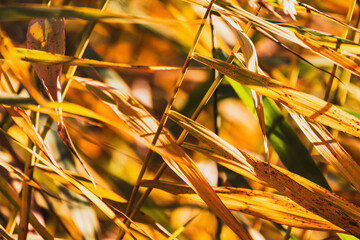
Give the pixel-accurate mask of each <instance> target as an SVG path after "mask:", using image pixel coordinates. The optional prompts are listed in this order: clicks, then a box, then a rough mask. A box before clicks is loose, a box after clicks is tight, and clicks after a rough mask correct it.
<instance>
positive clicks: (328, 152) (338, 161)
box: [289, 110, 360, 191]
mask: <svg viewBox="0 0 360 240" xmlns="http://www.w3.org/2000/svg"><path fill="white" fill-rule="evenodd" d="M289 112H290V115H291V116H292V118H293V119H294V120H295V121H296V123H297V124H298V125H299V127H300V128H301V130H302V131H303V132H304V134H305V135H306V137H307V138H308V139H309V140H310V142H311V143H312V144H313V145H314V147H315V148H316V149H317V150H318V151H319V153H320V154H321V155H322V156H323V157H324V158H325V159H326V160H327V161H328V162H329V163H330V164H331V165H332V166H333V167H334V168H335V169H336V170H337V171H338V172H339V173H340V174H341V175H342V176H343V177H344V178H345V179H346V180H347V181H348V182H349V183H351V184H352V185H353V186H354V187H355V188H356V189H357V190H358V191H360V166H359V165H358V163H357V162H356V161H354V159H352V157H351V156H350V155H349V154H348V153H347V152H346V151H345V149H344V148H343V147H342V146H341V145H340V144H339V142H338V141H337V140H336V139H334V137H333V136H332V135H331V134H330V133H329V132H328V131H327V130H326V129H325V128H324V127H323V126H322V125H321V124H319V123H313V122H307V121H306V120H305V119H304V117H303V116H301V115H299V114H297V113H296V112H294V111H292V110H289Z"/></svg>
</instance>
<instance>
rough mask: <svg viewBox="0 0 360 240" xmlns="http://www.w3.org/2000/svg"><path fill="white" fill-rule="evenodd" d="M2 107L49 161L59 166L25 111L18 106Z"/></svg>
mask: <svg viewBox="0 0 360 240" xmlns="http://www.w3.org/2000/svg"><path fill="white" fill-rule="evenodd" d="M4 108H5V109H6V110H7V111H8V113H9V114H10V116H11V118H12V119H13V121H14V122H15V123H16V125H18V127H19V128H20V129H21V130H22V131H23V132H24V133H25V134H26V135H27V136H28V137H29V139H30V140H31V141H32V142H33V143H34V144H35V145H36V146H37V147H38V148H39V149H40V150H41V151H42V152H43V153H44V154H45V156H46V157H47V158H48V159H49V160H50V162H51V163H52V164H53V165H54V166H56V167H57V168H60V167H59V165H58V164H57V162H56V161H55V159H54V157H53V156H52V154H51V152H50V151H49V149H48V147H47V146H46V144H45V142H44V140H43V139H42V138H41V136H40V134H39V133H38V132H37V131H36V129H35V127H34V125H33V124H32V122H31V120H30V117H29V116H28V115H27V113H26V112H25V111H24V110H23V109H21V108H18V107H12V106H4Z"/></svg>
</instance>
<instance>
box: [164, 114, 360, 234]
mask: <svg viewBox="0 0 360 240" xmlns="http://www.w3.org/2000/svg"><path fill="white" fill-rule="evenodd" d="M169 117H170V118H171V119H172V120H173V121H175V122H176V123H178V124H179V125H180V126H182V127H183V128H185V129H187V130H188V131H189V132H190V133H191V134H192V135H193V136H194V137H196V138H198V139H199V140H200V141H202V142H203V143H206V144H207V145H208V146H209V147H210V148H212V149H213V150H215V151H217V152H218V153H219V155H221V156H222V157H223V158H226V159H228V160H229V161H230V162H233V165H234V167H238V168H242V169H243V170H245V171H248V172H249V173H250V174H252V175H254V177H256V178H258V179H259V180H261V181H264V182H266V183H267V184H269V185H270V186H271V187H273V188H275V189H276V190H278V191H279V192H280V193H281V194H283V195H285V196H287V197H288V198H290V199H291V200H293V201H294V202H296V203H297V204H299V205H300V206H302V207H303V208H305V209H307V210H309V211H311V212H313V213H314V214H316V215H318V216H320V217H322V218H324V219H326V220H327V221H329V222H331V223H333V224H334V225H336V226H338V227H340V228H342V229H344V230H345V231H347V232H349V233H351V234H353V235H355V236H360V208H359V207H357V206H355V205H353V204H351V203H349V202H347V201H345V200H343V199H341V198H339V197H338V196H336V195H334V194H332V193H330V192H329V191H327V190H325V189H324V188H321V187H320V186H318V185H316V184H314V183H313V182H311V181H309V180H307V179H305V178H302V177H300V176H299V175H296V174H294V173H291V172H289V171H287V170H285V169H282V168H279V167H274V166H270V168H271V177H270V176H269V170H268V168H269V166H268V164H267V163H266V162H263V161H260V160H258V159H256V158H254V157H252V156H250V155H249V154H247V153H245V152H242V151H240V150H238V149H236V148H235V147H233V146H232V145H230V144H228V143H227V142H225V141H224V140H222V139H221V138H219V137H218V136H217V135H215V134H214V133H212V132H211V131H209V130H208V129H206V128H205V127H203V126H202V125H200V124H199V123H197V122H194V121H192V120H191V119H188V118H186V117H184V116H182V115H180V114H179V113H177V112H174V111H171V112H170V114H169ZM220 160H221V159H220Z"/></svg>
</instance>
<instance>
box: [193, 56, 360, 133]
mask: <svg viewBox="0 0 360 240" xmlns="http://www.w3.org/2000/svg"><path fill="white" fill-rule="evenodd" d="M194 58H195V59H196V60H197V61H199V62H202V63H204V64H205V65H207V66H209V67H211V68H215V69H216V70H218V71H219V72H221V73H223V74H224V75H226V76H228V77H230V78H232V79H234V80H236V81H238V82H240V83H241V84H244V85H245V86H247V87H249V88H251V89H253V90H255V91H257V92H258V93H261V94H263V95H265V96H267V97H270V98H272V99H273V100H275V101H277V102H279V103H281V104H283V105H284V106H286V107H288V108H290V109H292V110H294V111H296V112H298V113H300V114H302V115H304V116H306V117H308V118H309V119H310V120H313V121H317V122H320V123H322V124H324V125H327V126H329V127H332V128H334V129H336V130H339V131H343V132H346V133H348V134H351V135H354V136H357V137H360V120H359V119H358V118H356V117H354V116H352V115H350V114H348V113H346V112H344V111H342V110H340V109H339V108H337V107H335V106H334V105H332V104H330V103H328V102H325V101H324V100H321V99H320V98H317V97H315V96H312V95H310V94H306V93H303V92H300V91H297V90H296V89H294V88H291V87H288V86H286V85H284V84H282V83H280V82H278V81H276V80H274V79H271V78H268V77H266V76H263V75H259V74H256V73H253V72H250V71H248V70H246V69H242V68H240V67H237V66H234V65H232V64H229V63H225V62H223V61H220V60H217V59H212V58H209V57H205V56H201V55H198V54H196V55H195V56H194Z"/></svg>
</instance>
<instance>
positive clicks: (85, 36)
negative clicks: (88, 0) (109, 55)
mask: <svg viewBox="0 0 360 240" xmlns="http://www.w3.org/2000/svg"><path fill="white" fill-rule="evenodd" d="M108 2H109V0H101V3H100V5H99V9H101V11H103V10H104V9H105V8H106V5H107V4H108ZM95 25H96V22H95V21H92V22H89V23H88V24H87V25H86V26H85V28H84V29H83V31H82V33H81V41H80V43H79V46H78V48H77V49H76V51H75V53H74V57H76V58H81V57H82V56H83V55H84V52H85V50H86V47H87V46H88V45H89V41H90V35H91V33H92V31H93V30H94V28H95ZM77 68H78V66H77V65H71V66H70V67H69V69H68V71H67V73H66V79H67V80H66V82H65V83H64V84H63V85H64V86H63V88H62V89H63V92H62V100H64V98H65V95H66V93H67V92H68V90H69V87H70V84H71V81H72V77H73V76H74V74H75V72H76V69H77Z"/></svg>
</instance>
